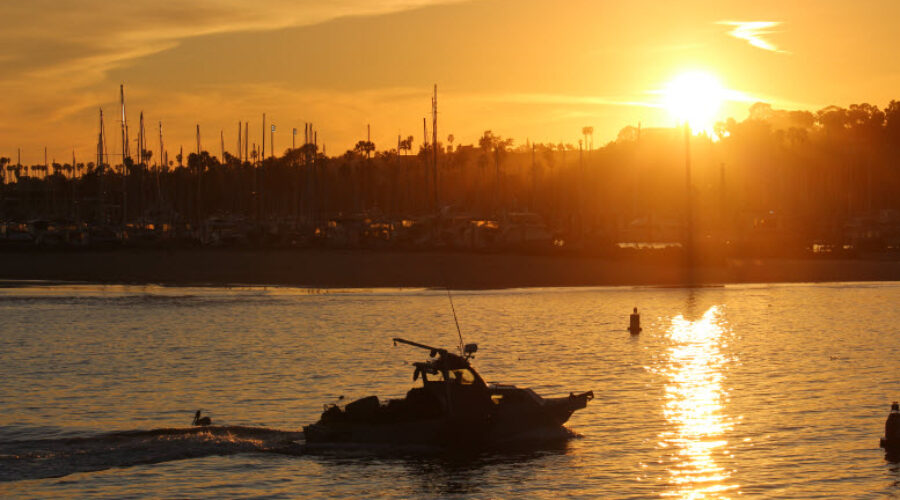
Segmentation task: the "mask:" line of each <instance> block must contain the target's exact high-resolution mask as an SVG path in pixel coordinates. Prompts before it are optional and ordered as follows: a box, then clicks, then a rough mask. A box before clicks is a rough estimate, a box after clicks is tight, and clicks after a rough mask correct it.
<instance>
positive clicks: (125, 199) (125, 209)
mask: <svg viewBox="0 0 900 500" xmlns="http://www.w3.org/2000/svg"><path fill="white" fill-rule="evenodd" d="M119 98H120V101H121V103H122V230H124V229H125V226H126V224H127V221H128V165H127V164H126V163H125V159H126V158H128V125H127V123H126V121H125V85H124V84H120V85H119Z"/></svg>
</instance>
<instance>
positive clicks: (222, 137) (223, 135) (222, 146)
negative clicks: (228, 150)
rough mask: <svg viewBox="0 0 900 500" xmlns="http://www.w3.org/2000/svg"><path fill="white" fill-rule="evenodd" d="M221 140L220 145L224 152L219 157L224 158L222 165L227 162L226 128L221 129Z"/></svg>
mask: <svg viewBox="0 0 900 500" xmlns="http://www.w3.org/2000/svg"><path fill="white" fill-rule="evenodd" d="M219 141H220V145H221V148H222V154H221V155H220V156H219V158H221V159H222V165H224V164H225V131H224V130H219Z"/></svg>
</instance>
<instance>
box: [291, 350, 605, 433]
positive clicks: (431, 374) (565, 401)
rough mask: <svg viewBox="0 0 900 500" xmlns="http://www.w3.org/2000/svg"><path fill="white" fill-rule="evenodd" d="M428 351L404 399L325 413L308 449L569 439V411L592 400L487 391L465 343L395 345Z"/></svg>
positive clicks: (586, 395)
mask: <svg viewBox="0 0 900 500" xmlns="http://www.w3.org/2000/svg"><path fill="white" fill-rule="evenodd" d="M393 340H394V345H396V344H397V343H402V344H407V345H410V346H413V347H418V348H421V349H424V350H427V351H429V359H428V360H426V361H423V362H415V363H413V366H414V367H415V370H414V372H413V380H414V381H415V380H418V379H419V378H421V379H422V386H420V387H415V388H413V389H410V390H409V392H407V394H406V397H405V398H403V399H392V400H388V401H386V402H381V401H380V400H379V399H378V397H377V396H369V397H365V398H362V399H358V400H356V401H353V402H351V403H348V404H347V405H345V406H344V407H341V406H339V405H336V404H329V405H326V406H325V410H324V412H323V413H322V416H321V418H320V419H319V421H318V422H316V423H314V424H311V425H308V426H305V427H304V428H303V432H304V435H305V437H306V442H307V444H323V443H348V444H349V443H357V444H394V445H426V446H440V447H451V448H461V447H465V448H481V447H490V446H494V445H502V444H505V443H514V442H518V441H520V440H523V439H551V438H559V437H568V436H571V433H570V432H569V431H568V430H567V429H565V427H563V424H565V423H566V421H568V420H569V417H570V416H571V415H572V413H574V412H575V411H576V410H579V409H582V408H585V407H586V406H587V402H588V401H590V400H591V399H593V398H594V393H593V391H587V392H583V393H580V394H575V393H569V395H568V396H563V397H556V398H545V397H541V396H539V395H538V394H536V393H535V392H534V391H533V390H531V389H527V388H519V387H516V386H514V385H500V384H487V383H485V381H484V379H483V378H482V377H481V375H479V373H478V372H477V371H476V370H475V369H474V368H473V367H472V365H471V363H470V359H471V357H472V355H473V354H474V353H475V352H476V351H477V350H478V346H477V345H476V344H467V345H466V346H465V347H464V348H463V349H461V351H462V352H461V353H460V355H457V354H454V353H451V352H449V351H448V350H447V349H442V348H438V347H432V346H428V345H425V344H420V343H418V342H413V341H410V340H406V339H401V338H395V339H393Z"/></svg>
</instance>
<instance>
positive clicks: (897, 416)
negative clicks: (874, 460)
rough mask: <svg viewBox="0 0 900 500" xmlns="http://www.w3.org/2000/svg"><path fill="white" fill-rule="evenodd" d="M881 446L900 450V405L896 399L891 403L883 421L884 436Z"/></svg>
mask: <svg viewBox="0 0 900 500" xmlns="http://www.w3.org/2000/svg"><path fill="white" fill-rule="evenodd" d="M881 447H882V448H885V449H892V450H894V451H900V405H898V404H897V402H896V401H894V403H893V404H892V405H891V413H890V414H889V415H888V418H887V421H886V422H885V423H884V438H882V439H881Z"/></svg>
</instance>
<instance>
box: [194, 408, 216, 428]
mask: <svg viewBox="0 0 900 500" xmlns="http://www.w3.org/2000/svg"><path fill="white" fill-rule="evenodd" d="M210 424H212V420H210V418H209V417H201V416H200V410H197V413H195V414H194V421H193V422H191V425H197V426H201V427H203V426H207V425H210Z"/></svg>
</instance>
